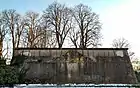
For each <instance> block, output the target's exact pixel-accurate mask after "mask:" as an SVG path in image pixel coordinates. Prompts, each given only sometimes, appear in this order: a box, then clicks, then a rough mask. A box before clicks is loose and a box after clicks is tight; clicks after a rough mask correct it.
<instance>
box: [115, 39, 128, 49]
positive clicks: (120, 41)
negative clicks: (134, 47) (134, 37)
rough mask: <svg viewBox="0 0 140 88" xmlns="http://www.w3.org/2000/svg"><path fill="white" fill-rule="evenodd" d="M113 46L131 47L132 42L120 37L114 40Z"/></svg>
mask: <svg viewBox="0 0 140 88" xmlns="http://www.w3.org/2000/svg"><path fill="white" fill-rule="evenodd" d="M112 46H113V47H114V48H129V47H130V44H129V42H128V40H126V39H125V38H118V39H114V40H113V43H112Z"/></svg>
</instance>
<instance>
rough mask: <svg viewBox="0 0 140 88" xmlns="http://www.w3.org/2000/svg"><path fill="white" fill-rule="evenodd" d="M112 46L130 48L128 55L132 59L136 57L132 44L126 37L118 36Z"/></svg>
mask: <svg viewBox="0 0 140 88" xmlns="http://www.w3.org/2000/svg"><path fill="white" fill-rule="evenodd" d="M112 47H113V48H128V49H129V50H128V55H129V56H130V59H133V58H134V54H135V53H134V52H132V51H131V50H130V49H131V45H130V43H129V41H128V40H126V39H125V38H118V39H114V40H113V43H112Z"/></svg>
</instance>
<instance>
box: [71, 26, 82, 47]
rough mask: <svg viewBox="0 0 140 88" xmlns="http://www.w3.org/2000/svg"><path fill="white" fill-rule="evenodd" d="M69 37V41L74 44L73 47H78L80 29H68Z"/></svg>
mask: <svg viewBox="0 0 140 88" xmlns="http://www.w3.org/2000/svg"><path fill="white" fill-rule="evenodd" d="M68 37H69V39H70V41H71V42H72V43H73V45H74V46H75V48H78V47H79V46H80V45H79V41H78V39H79V37H80V31H79V30H75V28H72V29H71V30H70V31H69V36H68Z"/></svg>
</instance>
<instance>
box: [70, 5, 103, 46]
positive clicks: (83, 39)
mask: <svg viewBox="0 0 140 88" xmlns="http://www.w3.org/2000/svg"><path fill="white" fill-rule="evenodd" d="M73 17H74V19H75V22H76V25H77V26H76V29H75V30H79V31H78V32H80V34H79V36H80V44H79V45H80V46H79V47H80V48H87V47H91V46H92V47H95V46H97V45H98V44H99V42H97V41H98V40H99V39H100V38H101V36H100V30H101V24H100V22H99V18H98V15H97V14H95V13H94V12H92V11H91V9H90V8H89V7H88V6H86V5H83V4H79V5H77V6H75V7H74V9H73ZM78 32H77V33H78ZM77 33H76V34H77ZM76 41H78V39H76ZM72 42H73V41H72ZM73 43H74V42H73ZM74 45H75V43H74Z"/></svg>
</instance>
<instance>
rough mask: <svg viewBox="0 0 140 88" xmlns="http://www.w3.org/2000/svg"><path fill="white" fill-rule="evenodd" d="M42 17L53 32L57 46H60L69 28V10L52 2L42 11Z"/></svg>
mask: <svg viewBox="0 0 140 88" xmlns="http://www.w3.org/2000/svg"><path fill="white" fill-rule="evenodd" d="M43 17H44V19H45V20H46V23H47V24H48V25H49V28H50V29H51V30H53V32H54V33H55V35H56V39H57V44H58V47H59V48H61V47H62V45H63V43H64V40H65V38H66V36H67V34H68V32H69V30H70V29H71V21H70V20H71V17H72V16H71V10H70V9H69V8H67V7H66V6H65V5H61V4H59V3H57V2H54V3H53V4H51V5H49V7H48V8H47V9H46V10H45V11H44V14H43Z"/></svg>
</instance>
